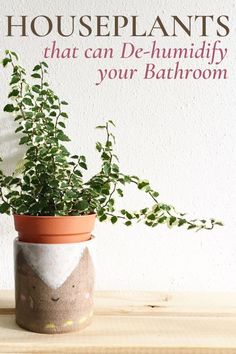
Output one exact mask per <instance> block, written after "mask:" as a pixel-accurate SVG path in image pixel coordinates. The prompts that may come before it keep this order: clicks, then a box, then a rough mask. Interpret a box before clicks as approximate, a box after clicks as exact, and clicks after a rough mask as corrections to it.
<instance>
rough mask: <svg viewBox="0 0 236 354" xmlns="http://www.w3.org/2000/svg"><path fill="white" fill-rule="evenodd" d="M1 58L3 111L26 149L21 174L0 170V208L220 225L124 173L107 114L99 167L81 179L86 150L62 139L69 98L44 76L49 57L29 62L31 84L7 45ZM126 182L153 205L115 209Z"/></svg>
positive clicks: (3, 210)
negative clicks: (180, 208)
mask: <svg viewBox="0 0 236 354" xmlns="http://www.w3.org/2000/svg"><path fill="white" fill-rule="evenodd" d="M2 64H3V67H9V66H10V67H11V70H12V73H11V80H10V88H11V90H10V93H9V95H8V98H9V100H10V101H9V103H8V104H7V105H6V106H5V107H4V111H5V112H8V113H12V114H13V115H14V119H15V121H16V122H17V123H18V127H17V129H16V131H15V133H16V134H19V135H20V140H19V144H20V145H24V146H25V147H26V153H25V156H24V159H23V166H22V169H21V171H20V174H16V173H13V174H12V175H11V176H6V175H5V174H4V173H3V171H2V170H0V200H1V204H0V213H6V214H11V213H15V214H25V215H36V216H37V215H38V216H40V215H52V216H60V215H71V216H73V215H87V214H92V213H96V214H97V217H98V219H99V220H100V221H105V220H110V221H111V222H112V223H113V224H114V223H116V222H117V221H118V220H122V221H123V222H124V224H125V225H127V226H129V225H131V224H132V223H133V222H143V223H145V224H146V225H148V226H151V227H155V226H157V225H159V224H167V225H168V226H186V227H187V229H196V230H200V229H212V228H213V227H214V226H215V225H222V223H221V222H219V221H216V220H215V219H210V220H203V219H202V220H189V219H188V218H187V217H186V215H185V214H184V213H178V212H177V211H176V210H175V208H174V207H173V206H171V205H167V204H165V203H162V202H160V201H159V193H158V192H157V191H155V190H153V189H152V187H151V186H150V183H149V182H148V180H146V179H144V180H143V179H140V178H139V177H137V176H133V175H127V174H125V173H123V172H122V171H121V170H120V167H119V160H118V157H117V156H116V154H115V152H114V146H115V136H114V134H113V132H112V130H113V128H114V126H115V125H114V123H113V122H112V121H111V120H109V121H108V122H106V124H105V125H102V126H98V127H97V128H98V129H101V130H103V131H104V133H105V140H104V142H97V143H96V150H97V151H98V153H99V155H100V159H101V168H100V171H99V172H98V173H97V174H95V175H94V176H93V177H92V178H90V179H89V180H88V181H85V180H84V177H83V173H84V170H87V163H86V158H85V156H83V155H72V156H71V154H70V153H69V151H68V150H67V148H66V146H65V145H64V143H66V142H68V141H70V139H69V137H68V136H67V135H66V133H65V128H66V120H67V119H68V115H67V113H66V112H65V111H64V107H65V106H66V105H67V104H68V103H67V102H66V101H63V100H61V99H60V98H59V97H58V96H57V95H56V94H55V93H54V91H53V90H52V88H51V87H50V86H49V83H48V82H47V81H46V79H45V78H46V75H47V70H48V65H47V63H46V62H40V63H39V64H38V65H36V66H35V67H34V68H33V72H32V74H31V78H32V80H33V84H30V83H29V82H28V81H27V78H26V71H25V69H24V68H23V67H21V66H20V65H19V64H18V56H17V54H16V53H14V52H11V51H6V55H5V57H4V59H3V61H2ZM127 184H132V185H134V186H135V187H136V188H137V190H140V191H142V192H144V193H146V194H147V196H148V197H149V198H150V199H151V200H152V202H153V205H152V206H150V207H145V208H142V209H140V210H138V211H129V210H126V209H122V210H118V211H117V208H116V200H117V197H118V198H119V197H121V198H122V197H123V196H124V194H125V186H126V185H127Z"/></svg>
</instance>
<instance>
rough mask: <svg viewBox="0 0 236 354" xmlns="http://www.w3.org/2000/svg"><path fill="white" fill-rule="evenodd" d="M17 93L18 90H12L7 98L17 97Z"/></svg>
mask: <svg viewBox="0 0 236 354" xmlns="http://www.w3.org/2000/svg"><path fill="white" fill-rule="evenodd" d="M18 95H19V90H12V91H11V92H10V93H9V95H8V98H11V97H17V96H18Z"/></svg>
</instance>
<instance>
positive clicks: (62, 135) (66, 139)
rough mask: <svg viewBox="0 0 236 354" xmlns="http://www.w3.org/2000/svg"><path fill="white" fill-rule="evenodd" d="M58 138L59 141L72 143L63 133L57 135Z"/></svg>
mask: <svg viewBox="0 0 236 354" xmlns="http://www.w3.org/2000/svg"><path fill="white" fill-rule="evenodd" d="M57 138H58V140H61V141H70V139H69V138H68V136H67V135H65V134H64V133H62V132H59V133H58V134H57Z"/></svg>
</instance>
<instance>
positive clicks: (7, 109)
mask: <svg viewBox="0 0 236 354" xmlns="http://www.w3.org/2000/svg"><path fill="white" fill-rule="evenodd" d="M14 110H15V107H14V106H13V104H7V105H6V106H5V107H4V109H3V111H4V112H14Z"/></svg>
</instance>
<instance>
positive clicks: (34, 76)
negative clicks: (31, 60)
mask: <svg viewBox="0 0 236 354" xmlns="http://www.w3.org/2000/svg"><path fill="white" fill-rule="evenodd" d="M31 76H32V77H33V78H34V79H41V76H40V75H39V74H37V73H35V74H32V75H31Z"/></svg>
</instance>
